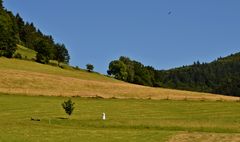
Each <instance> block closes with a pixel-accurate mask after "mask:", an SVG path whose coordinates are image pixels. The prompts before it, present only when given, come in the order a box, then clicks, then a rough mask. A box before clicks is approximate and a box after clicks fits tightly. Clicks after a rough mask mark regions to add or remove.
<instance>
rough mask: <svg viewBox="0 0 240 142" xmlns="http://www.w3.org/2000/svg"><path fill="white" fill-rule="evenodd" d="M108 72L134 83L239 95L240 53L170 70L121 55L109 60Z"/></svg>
mask: <svg viewBox="0 0 240 142" xmlns="http://www.w3.org/2000/svg"><path fill="white" fill-rule="evenodd" d="M119 68H120V69H119ZM108 74H110V75H113V76H115V77H116V78H117V79H120V80H124V81H126V82H130V83H134V84H141V85H146V86H154V87H164V88H172V89H181V90H189V91H198V92H209V93H218V94H223V95H229V96H240V53H236V54H232V55H230V56H227V57H224V58H219V59H217V60H215V61H213V62H211V63H200V62H199V61H197V62H194V64H193V65H189V66H183V67H179V68H174V69H170V70H156V69H154V68H153V67H151V66H145V65H143V64H142V63H140V62H138V61H135V60H131V59H130V58H128V57H124V56H122V57H120V58H119V60H114V61H112V62H111V63H110V64H109V70H108Z"/></svg>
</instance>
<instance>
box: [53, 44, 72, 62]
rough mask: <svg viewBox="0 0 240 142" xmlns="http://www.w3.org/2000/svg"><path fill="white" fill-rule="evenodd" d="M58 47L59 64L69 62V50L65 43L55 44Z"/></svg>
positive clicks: (57, 57) (57, 58)
mask: <svg viewBox="0 0 240 142" xmlns="http://www.w3.org/2000/svg"><path fill="white" fill-rule="evenodd" d="M55 48H56V51H57V52H56V60H57V61H58V66H59V65H60V63H61V62H62V63H66V64H68V63H69V60H70V56H69V54H68V50H67V49H66V47H65V45H64V44H59V43H57V44H56V45H55Z"/></svg>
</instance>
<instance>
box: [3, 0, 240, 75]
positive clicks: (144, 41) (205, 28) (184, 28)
mask: <svg viewBox="0 0 240 142" xmlns="http://www.w3.org/2000/svg"><path fill="white" fill-rule="evenodd" d="M4 6H5V8H7V9H9V10H11V11H13V12H14V13H17V12H18V13H20V15H21V16H22V17H23V18H24V19H25V20H26V21H29V22H33V23H34V24H35V26H36V27H38V28H39V29H40V30H41V31H42V32H43V33H45V34H50V35H52V36H53V37H54V39H55V41H57V42H61V43H64V44H65V45H66V46H67V48H68V49H69V51H70V55H71V61H70V63H71V65H74V66H76V65H78V66H79V67H81V68H85V65H86V64H87V63H91V64H93V65H94V66H95V70H96V71H98V72H101V73H106V70H107V68H108V64H109V62H110V61H112V60H114V59H118V57H119V56H122V55H124V56H128V57H130V58H131V59H135V60H137V61H140V62H142V63H143V64H145V65H151V66H153V67H155V68H156V69H169V68H173V67H177V66H182V65H187V64H191V63H193V62H194V61H197V60H199V61H200V62H209V61H212V60H214V59H216V58H217V57H220V56H226V55H228V54H231V53H234V52H239V51H240V8H239V6H240V0H68V1H66V0H5V2H4ZM170 11H171V12H172V13H171V14H168V12H170Z"/></svg>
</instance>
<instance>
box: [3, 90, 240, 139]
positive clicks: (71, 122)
mask: <svg viewBox="0 0 240 142" xmlns="http://www.w3.org/2000/svg"><path fill="white" fill-rule="evenodd" d="M67 99H68V98H66V97H46V96H24V95H23V96H21V95H8V94H0V116H1V117H0V142H5V141H17V142H18V141H20V142H21V141H24V142H25V141H27V142H36V141H50V142H51V141H58V142H59V141H60V142H61V141H73V142H75V141H93V142H95V141H98V142H105V141H107V142H111V141H114V142H122V141H124V142H125V141H137V142H141V141H142V142H146V141H148V142H161V141H168V140H169V139H170V138H171V137H174V136H175V135H177V134H179V133H183V132H187V133H190V134H191V133H207V134H208V133H209V134H217V135H221V134H227V135H231V136H236V137H237V138H239V133H240V113H239V112H240V103H239V102H221V101H172V100H137V99H125V100H124V99H122V100H119V99H95V98H80V97H74V98H72V100H73V101H74V102H75V110H74V112H73V114H72V116H71V117H70V119H66V118H67V115H66V114H65V112H64V110H63V109H62V107H61V103H62V102H63V101H64V100H67ZM102 112H105V113H106V116H107V120H106V121H103V120H101V114H102ZM31 117H32V118H35V119H40V120H41V121H31V120H30V119H31Z"/></svg>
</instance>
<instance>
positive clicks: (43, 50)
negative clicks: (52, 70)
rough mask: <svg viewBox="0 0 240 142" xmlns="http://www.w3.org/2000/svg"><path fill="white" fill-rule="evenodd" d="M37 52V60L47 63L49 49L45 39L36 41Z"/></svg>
mask: <svg viewBox="0 0 240 142" xmlns="http://www.w3.org/2000/svg"><path fill="white" fill-rule="evenodd" d="M35 50H36V51H37V52H38V53H37V60H36V61H37V62H39V63H43V64H47V63H49V60H50V54H51V53H50V52H51V51H50V49H49V44H48V42H46V41H45V40H41V41H39V42H38V44H37V46H36V49H35Z"/></svg>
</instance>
